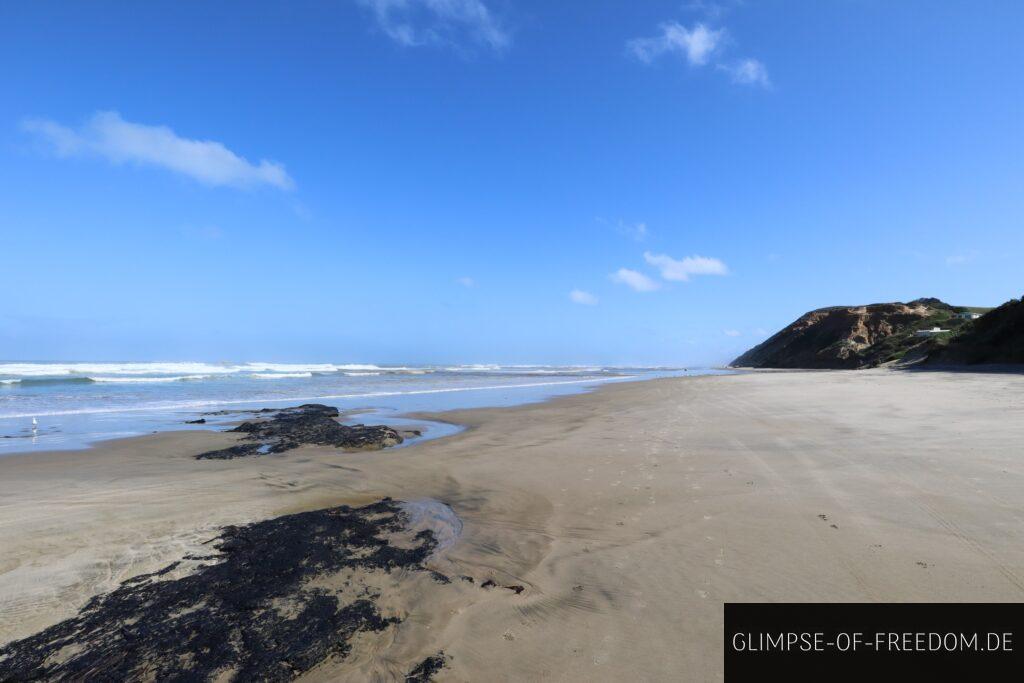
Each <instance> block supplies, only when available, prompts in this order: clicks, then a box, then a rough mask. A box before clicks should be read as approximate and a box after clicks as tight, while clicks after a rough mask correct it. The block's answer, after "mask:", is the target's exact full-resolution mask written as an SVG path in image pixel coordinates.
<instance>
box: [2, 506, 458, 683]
mask: <svg viewBox="0 0 1024 683" xmlns="http://www.w3.org/2000/svg"><path fill="white" fill-rule="evenodd" d="M408 521H409V520H408V516H407V515H406V513H404V512H403V511H402V509H401V508H400V506H399V505H398V504H397V503H396V502H394V501H392V500H390V499H384V500H382V501H380V502H377V503H374V504H372V505H367V506H365V507H359V508H351V507H348V506H339V507H333V508H326V509H322V510H315V511H311V512H302V513H298V514H293V515H286V516H283V517H277V518H275V519H269V520H265V521H262V522H257V523H254V524H250V525H247V526H241V527H234V526H232V527H227V528H225V529H224V530H223V531H222V533H221V535H220V536H219V537H218V538H217V539H215V544H216V545H215V547H216V551H217V553H216V556H215V559H216V560H217V561H216V563H199V564H193V565H186V564H185V562H193V563H194V562H195V561H194V560H187V559H186V560H185V561H183V562H175V563H173V564H170V565H168V566H167V567H165V568H164V569H162V570H160V571H157V572H154V573H152V574H145V575H141V576H137V577H135V578H132V579H129V580H127V581H125V582H124V583H122V584H121V585H120V586H119V587H118V588H117V589H115V590H113V591H111V592H109V593H106V594H103V595H99V596H96V597H95V598H93V599H92V600H90V601H89V602H88V603H87V604H86V605H85V607H83V608H82V609H81V610H80V611H79V613H78V614H77V615H76V616H74V617H72V618H70V619H66V620H65V621H62V622H60V623H58V624H56V625H54V626H51V627H50V628H47V629H45V630H44V631H41V632H39V633H37V634H35V635H33V636H30V637H28V638H25V639H23V640H18V641H15V642H12V643H10V644H8V645H6V646H5V647H3V648H0V681H25V680H47V681H80V680H111V681H115V680H160V681H162V680H168V681H170V680H174V681H209V680H227V679H231V680H241V681H250V680H260V681H289V680H292V679H295V678H297V677H299V676H300V675H302V674H303V673H304V672H306V671H309V670H310V669H311V668H313V667H314V666H316V665H318V664H319V663H321V662H324V661H325V660H327V659H328V658H331V659H332V660H334V661H338V660H342V659H344V658H345V657H346V656H348V654H349V653H350V651H351V645H350V642H349V641H350V640H351V639H352V638H353V637H355V636H356V635H357V634H359V633H367V632H375V631H382V630H384V629H387V628H389V627H390V626H391V625H392V624H395V623H398V622H399V621H400V620H399V619H398V618H396V617H385V616H383V615H382V614H381V613H380V611H379V610H378V607H377V604H376V602H375V601H376V599H377V597H378V596H377V595H376V594H375V593H374V592H373V590H372V589H370V588H369V587H368V585H367V584H363V585H362V586H357V585H353V584H356V583H357V582H356V580H355V579H354V578H353V577H354V576H355V575H356V574H357V573H360V572H363V573H375V572H390V571H391V570H393V569H396V568H403V569H406V570H412V571H427V570H425V568H424V567H423V562H424V561H425V560H426V559H427V557H429V555H430V554H431V553H432V552H433V551H434V549H435V548H436V546H437V542H436V540H435V538H434V537H433V535H432V534H431V533H430V532H429V531H427V532H426V533H423V532H421V533H419V534H417V535H416V536H415V537H414V538H413V539H411V540H410V539H409V538H408V534H407V533H405V532H406V529H407V524H408ZM403 534H404V535H403ZM399 539H401V540H399ZM200 559H202V560H207V559H208V557H207V556H203V557H202V558H200ZM183 565H184V566H183ZM443 666H444V655H443V653H439V654H438V655H435V656H434V657H430V658H428V659H426V660H424V661H423V662H421V663H420V664H419V665H418V666H417V667H416V668H415V669H413V670H412V671H411V672H410V673H409V675H408V677H407V680H412V681H427V680H430V677H431V676H432V675H433V674H434V673H436V672H437V671H438V670H440V668H441V667H443Z"/></svg>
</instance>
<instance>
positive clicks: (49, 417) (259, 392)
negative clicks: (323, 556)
mask: <svg viewBox="0 0 1024 683" xmlns="http://www.w3.org/2000/svg"><path fill="white" fill-rule="evenodd" d="M716 372H722V371H718V370H713V369H709V368H699V369H694V368H667V367H646V368H637V367H595V366H548V365H543V366H541V365H528V366H527V365H452V366H386V365H368V364H334V363H310V364H304V363H251V362H250V363H227V362H225V363H204V362H146V363H139V362H126V363H110V362H104V363H86V362H2V361H0V455H4V454H10V453H17V452H28V451H34V450H59V449H77V448H83V447H86V446H88V445H89V444H91V443H94V442H96V441H101V440H105V439H114V438H122V437H128V436H135V435H139V434H146V433H150V432H154V431H162V430H168V429H209V428H210V427H211V426H216V425H217V424H218V423H220V422H224V421H225V420H226V419H228V418H230V419H233V420H237V419H238V415H237V413H234V414H233V415H232V412H233V411H241V410H247V409H256V408H266V407H271V408H273V407H284V406H288V405H295V404H300V403H326V404H328V405H332V406H336V407H337V408H338V409H339V410H341V411H348V412H353V413H355V414H354V415H352V416H350V420H349V421H352V422H363V423H366V424H380V423H385V422H386V423H388V424H400V423H401V422H402V420H401V419H400V418H398V417H396V416H397V415H399V414H401V413H405V412H411V411H437V410H452V409H457V408H472V407H484V406H507V405H515V404H520V403H527V402H532V401H539V400H544V399H546V398H550V397H553V396H559V395H564V394H568V393H576V392H580V391H585V390H587V389H588V388H590V387H593V386H597V385H600V384H602V383H606V382H617V381H630V380H642V379H651V378H655V377H669V376H679V375H695V374H709V373H716ZM210 413H221V414H220V415H210ZM200 417H205V418H206V419H207V421H208V422H207V424H204V425H189V424H186V422H187V421H189V420H195V419H198V418H200ZM454 429H456V428H453V427H451V426H445V425H434V426H432V427H431V428H430V429H428V434H427V436H428V437H436V436H442V435H444V434H446V433H450V432H451V431H453V430H454Z"/></svg>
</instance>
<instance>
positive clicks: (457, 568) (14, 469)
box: [0, 370, 1024, 680]
mask: <svg viewBox="0 0 1024 683" xmlns="http://www.w3.org/2000/svg"><path fill="white" fill-rule="evenodd" d="M402 417H405V418H409V419H423V418H428V419H440V420H443V421H444V422H448V423H456V424H460V425H463V426H465V429H463V430H462V431H460V432H458V433H457V434H454V435H452V436H449V437H446V438H443V439H438V440H431V441H424V442H420V443H417V444H415V445H414V447H408V448H401V449H397V450H394V451H392V450H390V449H388V450H383V451H375V452H369V453H364V452H357V453H343V452H337V451H334V450H333V449H324V448H318V447H302V448H300V449H296V450H294V451H290V452H288V453H285V454H283V455H281V456H273V457H261V458H256V459H241V460H234V461H217V462H212V461H202V462H197V461H195V460H193V459H192V457H191V456H192V455H194V454H196V453H198V452H200V451H201V450H204V449H206V450H209V449H211V448H216V447H224V446H226V445H230V444H231V443H232V442H233V440H234V437H233V436H232V435H226V434H223V433H216V432H205V431H204V432H164V433H161V434H155V435H147V436H142V437H133V438H131V439H128V440H119V441H117V442H108V443H105V444H103V446H102V447H98V448H94V449H91V450H89V451H72V452H68V451H57V452H52V453H49V454H44V453H34V454H33V457H31V458H0V500H3V501H4V503H3V504H2V506H0V545H3V547H5V548H8V549H9V551H8V553H7V555H6V556H5V557H4V558H2V559H0V614H3V615H5V616H4V618H3V619H2V621H0V642H7V641H8V640H10V639H12V638H16V637H24V636H26V635H29V634H31V633H34V632H36V631H38V630H40V629H41V628H44V627H46V626H48V625H51V624H52V623H54V622H56V621H58V620H60V619H61V618H66V617H68V616H70V615H71V614H73V613H74V611H75V610H77V608H78V607H80V606H81V605H82V604H84V602H85V601H86V600H87V599H88V598H89V597H90V596H91V595H95V594H96V593H99V592H106V591H109V590H112V589H113V588H115V587H116V586H117V585H119V583H120V582H121V581H123V580H124V579H127V578H129V577H131V576H135V575H138V574H142V573H147V572H151V571H156V570H159V569H160V568H161V567H163V566H166V565H167V564H169V563H170V562H171V561H173V559H175V558H176V557H180V556H181V555H183V554H186V553H188V552H190V551H191V550H192V549H193V548H195V547H200V546H202V543H203V542H204V541H206V540H209V538H212V537H213V536H214V535H215V534H216V533H217V530H218V529H219V528H221V527H223V526H225V525H228V524H241V523H246V522H253V521H258V520H261V519H268V518H272V517H277V516H280V515H285V514H290V513H295V512H304V511H308V510H316V509H321V508H327V507H331V506H334V505H339V504H348V505H362V504H368V503H372V502H374V501H377V500H380V499H381V498H384V497H392V498H394V499H396V500H414V499H423V498H429V499H434V500H438V501H441V502H443V503H445V504H447V505H449V506H450V507H451V508H452V509H453V510H454V511H455V513H456V514H457V515H458V517H459V519H460V520H461V521H462V523H463V532H462V536H461V538H460V541H459V542H458V543H457V544H456V545H454V546H453V547H452V548H450V549H449V550H448V551H447V552H446V553H445V554H444V556H443V558H441V559H440V560H439V562H438V567H439V568H440V570H441V571H443V572H444V573H445V574H446V575H449V576H459V575H466V576H470V577H472V578H474V580H475V582H476V583H474V584H472V585H471V584H469V583H468V582H464V581H454V582H453V585H452V586H436V585H434V584H433V583H431V582H424V581H423V580H413V581H411V583H407V582H406V579H407V578H408V577H404V578H403V577H398V576H396V577H395V578H394V582H393V583H391V584H388V586H387V587H386V588H387V590H386V591H385V592H384V597H383V601H384V602H383V604H384V606H385V607H384V608H385V609H392V610H394V613H395V614H398V613H401V614H402V615H403V616H404V617H405V620H404V621H403V622H402V624H401V625H399V626H397V627H396V628H394V629H392V630H390V631H388V632H387V633H384V634H382V635H379V636H374V637H373V638H367V639H366V642H365V643H361V644H360V645H359V646H358V647H356V648H355V649H354V650H353V653H352V655H351V656H350V657H349V658H346V659H344V660H342V661H332V662H330V663H327V664H325V665H324V666H322V667H318V668H317V669H315V670H313V671H311V672H309V673H308V674H307V675H306V677H305V678H304V680H305V679H308V680H331V679H332V680H349V679H351V680H360V679H361V678H362V679H365V678H366V677H369V676H374V675H376V676H382V677H384V678H387V677H388V676H393V675H397V674H398V673H401V672H403V671H408V670H409V667H410V666H411V665H413V664H415V663H416V662H420V661H423V660H424V658H425V657H429V656H432V655H434V654H436V653H437V652H438V651H439V650H443V651H444V652H445V653H447V654H448V655H450V656H451V661H450V663H449V667H450V668H449V669H445V670H444V671H442V672H441V673H439V674H438V680H448V679H446V678H445V676H446V675H450V676H451V680H467V679H468V680H475V679H478V678H480V677H481V676H487V675H492V674H493V672H494V671H496V670H502V671H506V672H508V674H507V676H508V678H507V679H508V680H516V679H522V678H531V677H532V678H537V677H550V678H556V679H562V680H617V679H620V678H622V677H624V676H627V675H631V676H634V677H640V678H643V679H653V680H658V679H662V678H665V677H668V676H670V675H671V673H672V672H678V671H690V672H692V673H693V675H694V677H695V678H700V679H710V680H714V679H716V678H720V677H721V673H722V672H721V653H722V651H721V642H720V641H721V627H722V624H721V604H722V602H725V601H730V602H731V601H764V600H768V601H795V602H800V601H885V600H899V601H907V600H910V601H918V600H925V601H927V600H938V601H949V600H953V601H1004V600H1014V601H1017V600H1021V599H1024V542H1022V541H1024V538H1022V536H1024V531H1021V529H1024V527H1022V526H1021V525H1020V522H1022V521H1024V516H1022V515H1021V513H1020V512H1019V511H1020V510H1021V509H1024V461H1022V459H1021V458H1020V456H1019V454H1018V452H1017V444H1018V443H1021V442H1024V420H1021V418H1022V417H1024V378H1022V377H1020V376H1016V375H991V374H980V373H979V374H977V375H975V376H971V375H969V374H963V373H956V374H941V373H910V374H908V373H898V372H894V371H890V370H861V371H858V372H856V373H849V372H812V373H802V372H785V373H774V372H770V373H758V372H754V373H744V374H735V375H719V376H714V375H711V376H699V377H682V378H666V379H651V380H646V381H642V382H615V383H608V384H606V385H601V386H599V387H598V389H597V390H596V391H592V392H588V393H581V394H572V395H568V396H557V397H553V398H551V399H548V400H546V401H544V402H542V403H528V404H524V405H519V406H514V407H495V408H473V409H462V410H455V411H444V412H442V413H431V412H418V413H412V414H407V415H403V416H402ZM399 459H400V460H399ZM129 511H130V512H129ZM780 549H785V550H784V551H781V550H780ZM486 580H493V581H495V582H496V583H497V584H498V585H499V586H500V585H504V586H509V585H518V586H522V587H523V588H524V590H523V592H522V594H518V593H513V592H511V591H499V592H494V591H489V590H484V589H481V588H480V587H479V584H480V583H482V582H483V581H486ZM445 672H447V674H446V673H445ZM488 672H490V674H488Z"/></svg>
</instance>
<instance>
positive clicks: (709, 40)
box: [626, 21, 725, 66]
mask: <svg viewBox="0 0 1024 683" xmlns="http://www.w3.org/2000/svg"><path fill="white" fill-rule="evenodd" d="M724 36H725V29H718V30H712V29H709V28H708V27H707V26H705V25H704V24H695V25H694V27H693V28H692V29H688V28H686V27H685V26H683V25H682V24H679V23H677V22H675V21H669V22H666V23H664V24H662V25H661V35H658V36H654V37H653V38H636V39H634V40H631V41H629V42H628V43H626V48H627V49H628V50H629V51H630V52H632V53H633V55H634V56H635V57H636V58H637V59H639V60H640V61H642V62H645V63H650V62H652V61H654V60H655V59H656V58H658V57H660V56H661V55H663V54H667V53H677V54H681V55H683V56H685V57H686V61H687V62H689V63H690V64H692V65H694V66H701V65H703V64H707V61H708V58H709V57H710V56H711V53H712V52H714V51H715V49H716V48H718V46H719V43H721V41H722V38H723V37H724Z"/></svg>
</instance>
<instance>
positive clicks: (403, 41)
mask: <svg viewBox="0 0 1024 683" xmlns="http://www.w3.org/2000/svg"><path fill="white" fill-rule="evenodd" d="M357 2H358V3H359V4H360V5H363V6H364V7H367V8H369V9H370V10H371V11H372V12H373V14H374V17H375V18H376V19H377V25H378V26H380V29H381V30H382V31H383V32H384V33H385V34H386V35H387V36H388V37H389V38H391V39H392V40H394V41H395V42H396V43H398V44H400V45H405V46H407V47H417V46H421V45H451V46H461V45H463V44H464V43H465V42H466V41H467V40H468V41H469V42H471V43H475V44H477V45H482V46H485V47H487V48H490V49H492V50H496V51H499V50H503V49H504V48H506V47H508V46H509V45H510V44H511V42H512V38H511V36H509V34H508V32H507V31H506V30H505V29H504V28H503V27H502V26H501V25H500V24H499V22H498V21H497V20H496V19H495V18H494V16H493V15H492V14H491V11H490V10H489V9H488V8H487V5H485V4H484V3H483V1H482V0H357Z"/></svg>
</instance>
